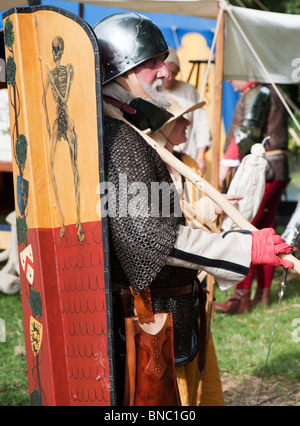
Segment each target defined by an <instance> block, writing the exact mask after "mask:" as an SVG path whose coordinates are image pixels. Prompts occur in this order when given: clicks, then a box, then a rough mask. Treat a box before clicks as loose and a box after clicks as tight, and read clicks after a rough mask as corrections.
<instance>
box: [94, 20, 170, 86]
mask: <svg viewBox="0 0 300 426" xmlns="http://www.w3.org/2000/svg"><path fill="white" fill-rule="evenodd" d="M94 32H95V34H96V36H97V39H98V43H99V47H100V55H101V59H102V64H103V67H104V74H105V75H104V81H103V84H105V83H108V82H109V81H111V80H113V79H115V78H116V77H118V76H120V75H122V74H124V73H125V72H127V71H129V70H130V69H132V68H134V67H136V66H137V65H139V64H141V63H142V62H144V61H147V60H148V59H151V58H153V57H155V56H158V55H160V54H163V53H165V54H166V56H167V55H168V52H169V50H168V45H167V43H166V41H165V39H164V36H163V34H162V32H161V31H160V29H159V28H158V27H157V26H156V25H155V24H154V22H153V21H152V20H151V19H149V18H147V17H146V16H144V15H141V14H138V13H117V14H115V15H111V16H108V17H107V18H105V19H103V20H102V21H100V22H98V24H96V26H95V27H94Z"/></svg>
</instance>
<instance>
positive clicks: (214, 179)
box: [211, 7, 225, 188]
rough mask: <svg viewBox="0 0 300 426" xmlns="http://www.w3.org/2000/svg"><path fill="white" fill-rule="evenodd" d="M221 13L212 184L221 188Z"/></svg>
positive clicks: (216, 64)
mask: <svg viewBox="0 0 300 426" xmlns="http://www.w3.org/2000/svg"><path fill="white" fill-rule="evenodd" d="M218 13H219V14H222V15H221V20H220V26H219V31H218V34H217V42H216V59H215V93H214V122H213V143H212V176H211V184H212V185H213V186H214V187H215V188H219V163H220V145H221V125H222V92H223V69H224V68H223V67H224V66H223V62H224V13H225V12H224V10H223V9H221V8H220V7H219V12H218Z"/></svg>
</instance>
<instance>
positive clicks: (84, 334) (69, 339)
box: [19, 221, 111, 405]
mask: <svg viewBox="0 0 300 426" xmlns="http://www.w3.org/2000/svg"><path fill="white" fill-rule="evenodd" d="M83 230H84V233H85V240H84V241H83V242H79V240H78V238H77V231H76V226H75V225H70V226H66V229H65V236H64V237H60V234H59V232H60V229H59V228H57V229H29V230H28V235H27V244H31V245H32V250H33V259H34V274H35V279H34V287H31V286H30V284H29V282H28V280H26V277H25V275H24V271H23V270H21V282H22V283H25V287H24V285H23V288H22V297H23V302H24V303H23V309H24V327H25V338H26V348H27V353H28V354H29V353H30V351H31V346H30V315H32V309H33V308H32V302H30V300H31V298H30V293H31V292H32V291H33V289H34V290H36V291H37V292H39V294H40V295H41V299H42V306H43V313H42V315H40V316H38V317H37V316H36V319H38V320H39V321H40V322H41V323H42V325H43V330H44V331H43V341H42V346H41V349H40V352H39V354H38V355H37V356H36V357H34V355H33V353H32V356H27V363H28V377H29V393H30V395H31V397H32V395H33V393H34V391H35V390H36V391H37V392H38V393H39V395H41V398H42V403H43V405H111V401H110V390H111V383H110V374H109V364H110V361H111V354H109V349H108V340H109V339H110V338H111V334H110V330H109V326H108V327H107V324H108V322H107V309H108V306H107V292H106V290H105V285H104V282H105V280H104V276H105V270H104V255H105V249H103V241H102V226H101V221H97V222H89V223H84V224H83ZM24 248H25V244H22V245H21V246H20V247H19V252H21V251H22V250H23V249H24ZM32 294H33V293H32ZM28 300H29V303H28ZM48 307H49V309H47V308H48ZM31 352H32V351H31Z"/></svg>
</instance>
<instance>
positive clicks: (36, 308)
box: [29, 288, 43, 318]
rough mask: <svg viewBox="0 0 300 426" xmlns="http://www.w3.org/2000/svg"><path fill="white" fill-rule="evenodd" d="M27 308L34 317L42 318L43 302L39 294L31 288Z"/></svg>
mask: <svg viewBox="0 0 300 426" xmlns="http://www.w3.org/2000/svg"><path fill="white" fill-rule="evenodd" d="M29 306H30V307H31V309H32V314H33V316H34V317H36V316H38V317H40V318H42V316H43V302H42V298H41V295H40V293H39V292H38V291H37V290H35V289H34V288H32V289H31V290H30V295H29Z"/></svg>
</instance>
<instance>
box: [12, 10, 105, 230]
mask: <svg viewBox="0 0 300 426" xmlns="http://www.w3.org/2000/svg"><path fill="white" fill-rule="evenodd" d="M63 18H64V17H63V16H61V15H58V14H57V13H53V12H52V11H49V10H44V11H39V13H38V14H37V13H31V14H26V13H22V14H15V15H12V16H11V17H10V19H11V20H12V21H13V26H14V33H15V38H16V39H17V40H18V43H16V45H18V49H17V50H16V49H15V50H14V51H13V57H14V60H15V62H16V67H17V72H16V82H17V88H18V94H17V96H18V97H19V103H20V108H19V109H20V111H22V114H20V115H19V117H18V127H19V129H18V131H19V134H24V135H25V136H26V138H27V140H28V154H27V161H26V167H25V170H24V175H23V177H24V178H25V179H26V180H28V181H29V182H30V191H29V201H28V209H27V211H28V216H27V219H26V220H27V224H28V227H29V228H38V227H39V228H41V227H42V228H53V227H59V226H60V225H61V221H60V216H59V211H58V204H57V197H56V196H55V193H54V189H53V184H52V181H51V177H50V153H51V144H53V143H54V137H55V122H56V121H57V119H58V102H57V99H56V100H55V96H54V94H53V93H54V91H55V90H54V89H53V87H51V84H49V86H48V88H47V79H48V78H49V75H50V74H51V73H52V72H53V71H54V69H55V66H56V64H55V62H54V58H53V54H52V41H53V39H54V38H55V37H57V36H59V37H61V38H62V39H63V41H64V52H63V54H62V57H61V61H60V65H61V66H63V67H66V69H69V70H72V79H71V81H70V90H69V97H68V100H67V102H66V105H65V107H64V108H65V111H67V120H68V123H73V124H72V126H70V127H72V132H73V134H76V144H77V150H78V152H77V159H78V164H77V172H78V176H79V194H80V217H81V222H89V221H93V220H97V219H99V217H98V216H97V212H96V207H97V203H98V200H99V194H97V193H96V190H97V185H98V183H99V166H98V152H97V147H98V125H97V124H98V123H97V111H96V89H95V79H94V70H95V60H94V52H93V49H92V46H91V43H90V41H89V40H88V39H87V37H86V33H85V32H84V30H83V29H82V28H81V27H79V26H76V34H74V26H73V25H70V27H69V26H68V25H67V24H66V20H65V19H63ZM19 28H22V33H19ZM78 32H82V35H80V34H78ZM74 39H76V43H75V44H74ZM78 52H80V55H78ZM11 54H12V52H9V51H8V49H7V50H6V55H7V56H9V55H11ZM63 84H64V83H63ZM13 90H14V88H13V87H11V86H10V87H9V97H10V99H13V98H14V96H13ZM43 92H45V101H46V102H43V96H41V93H43ZM47 116H48V120H49V124H50V127H49V128H50V131H51V135H50V134H49V131H48V127H47ZM10 120H11V128H13V127H14V123H15V113H14V111H13V110H11V112H10ZM12 139H14V138H12ZM74 141H75V138H73V140H72V141H71V142H70V144H71V145H72V144H73V145H74ZM13 143H15V140H13ZM53 157H54V167H53V171H54V175H55V179H56V183H57V192H58V196H59V200H60V203H61V208H62V211H63V215H64V218H65V225H68V224H73V223H76V219H77V209H78V205H77V204H78V203H77V202H76V196H75V182H74V173H73V170H72V161H71V155H70V148H69V144H68V142H67V140H65V138H63V137H62V138H61V139H60V140H59V141H57V146H56V152H55V155H54V156H53ZM86 164H89V167H88V170H87V168H86ZM29 165H30V166H29ZM14 168H15V173H14V177H15V179H16V176H17V174H18V168H17V165H16V163H15V162H14ZM33 186H35V187H33ZM14 187H16V184H15V186H14ZM98 192H99V191H98ZM33 194H38V197H37V196H33ZM98 212H99V209H98ZM49 213H50V214H49Z"/></svg>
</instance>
